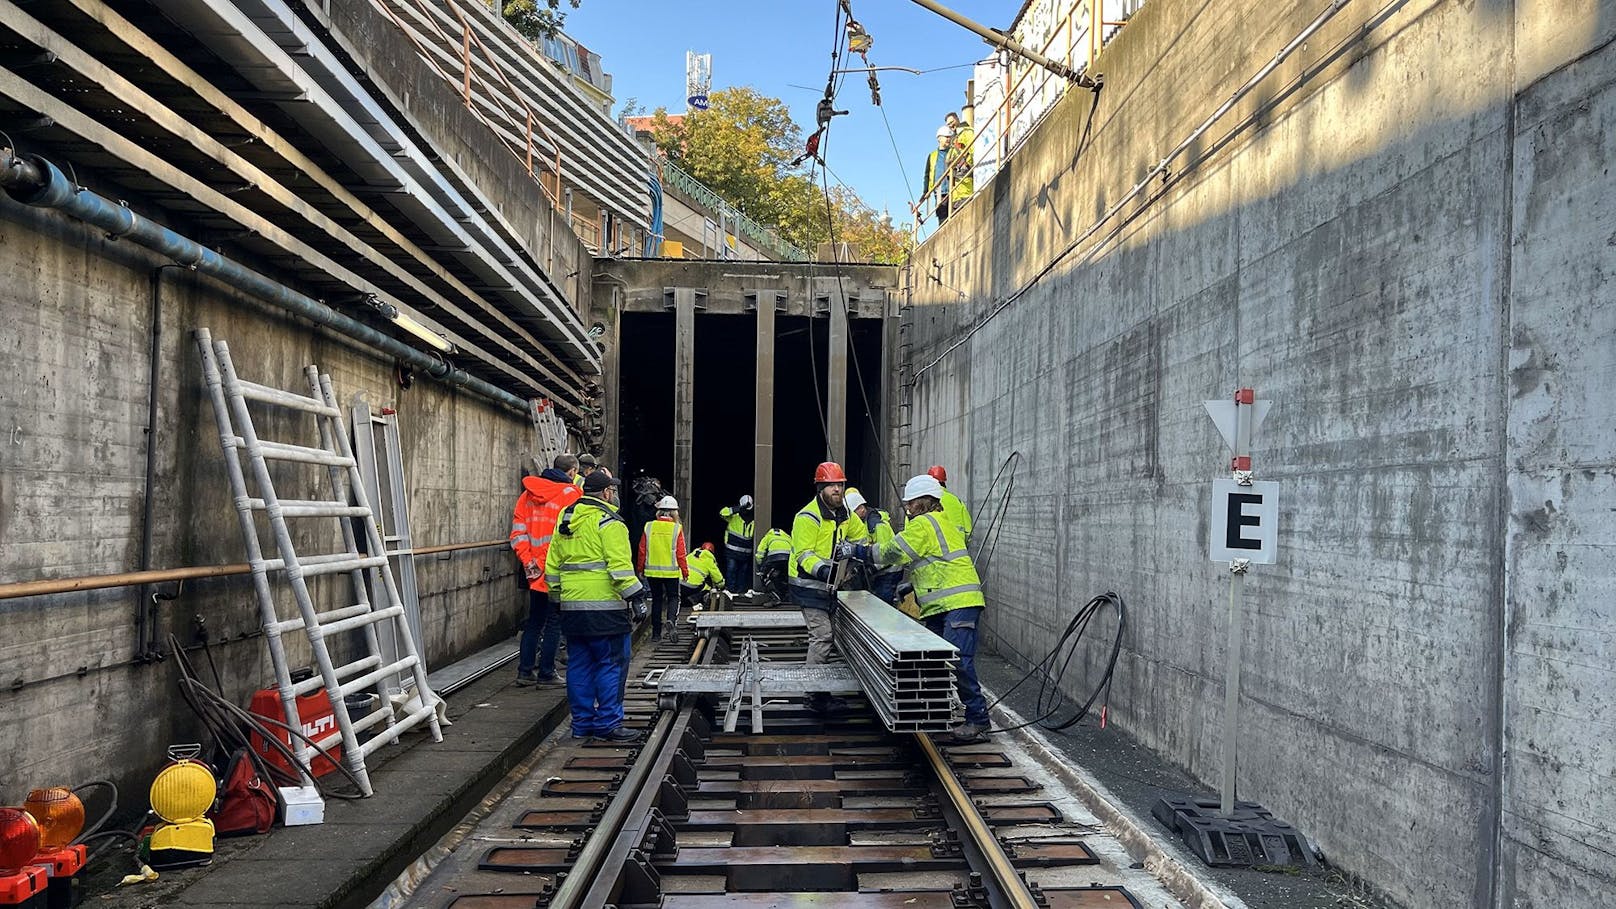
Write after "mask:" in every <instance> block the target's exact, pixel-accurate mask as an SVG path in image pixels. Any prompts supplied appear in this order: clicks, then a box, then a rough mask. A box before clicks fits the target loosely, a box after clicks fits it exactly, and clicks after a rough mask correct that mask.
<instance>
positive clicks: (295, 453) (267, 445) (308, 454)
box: [233, 436, 354, 467]
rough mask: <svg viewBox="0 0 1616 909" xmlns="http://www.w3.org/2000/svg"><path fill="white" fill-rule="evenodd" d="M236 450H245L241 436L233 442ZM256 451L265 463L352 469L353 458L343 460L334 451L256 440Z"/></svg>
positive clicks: (244, 442) (245, 443)
mask: <svg viewBox="0 0 1616 909" xmlns="http://www.w3.org/2000/svg"><path fill="white" fill-rule="evenodd" d="M233 441H234V443H235V446H236V447H237V448H240V449H243V450H245V449H246V447H247V442H246V440H245V439H243V438H242V437H241V436H236V437H235V439H234V440H233ZM258 451H259V453H260V454H262V455H263V456H264V460H266V461H297V462H298V463H300V464H324V465H326V466H327V467H352V466H353V464H354V459H353V458H345V457H343V456H342V455H339V454H337V453H336V452H334V451H326V450H325V449H324V448H310V447H308V446H307V445H290V444H288V443H286V442H265V441H264V440H263V439H259V440H258Z"/></svg>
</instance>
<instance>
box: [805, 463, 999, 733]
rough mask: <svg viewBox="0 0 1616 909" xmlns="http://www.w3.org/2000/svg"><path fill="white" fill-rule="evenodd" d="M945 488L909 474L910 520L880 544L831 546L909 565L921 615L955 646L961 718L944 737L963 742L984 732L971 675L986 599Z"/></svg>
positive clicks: (906, 503)
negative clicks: (946, 502)
mask: <svg viewBox="0 0 1616 909" xmlns="http://www.w3.org/2000/svg"><path fill="white" fill-rule="evenodd" d="M944 492H945V490H944V489H943V485H942V484H941V483H939V482H938V481H937V478H936V477H934V476H931V475H929V474H923V475H921V476H918V477H915V478H913V479H911V480H910V481H909V482H908V483H905V484H904V487H903V510H904V511H905V512H906V513H907V514H908V515H909V520H908V522H907V523H905V524H904V526H903V532H902V533H900V534H897V535H896V536H894V537H893V538H892V539H891V540H889V541H887V542H885V543H881V544H870V543H856V542H846V543H842V544H840V545H838V546H837V549H836V552H837V555H838V556H839V557H843V558H847V557H851V558H857V559H862V560H863V561H865V562H868V563H870V564H871V565H875V566H885V565H896V566H900V567H904V568H907V569H908V570H909V572H910V576H911V580H912V581H913V583H914V585H915V600H916V601H917V602H918V603H919V605H920V620H921V621H922V622H924V623H925V624H926V627H927V628H930V629H931V630H932V633H933V634H936V635H938V636H940V637H941V638H942V639H943V640H945V641H947V642H948V643H950V644H953V645H954V646H955V647H956V648H958V649H959V668H958V669H957V670H956V671H955V673H954V684H955V687H956V688H957V689H958V690H959V697H960V700H961V701H962V702H963V703H964V704H965V722H964V723H963V724H961V725H959V726H955V727H954V728H953V729H952V730H950V732H949V737H950V739H951V741H950V742H949V743H950V744H967V743H970V742H980V741H982V740H984V739H985V738H986V737H987V729H988V705H987V700H986V699H984V698H983V697H982V686H981V684H980V683H979V682H978V681H977V678H976V632H977V622H978V621H979V620H980V619H981V617H982V607H983V606H984V605H986V603H987V601H986V600H985V599H984V598H983V596H982V578H981V577H980V576H979V575H977V573H976V564H975V563H974V562H972V561H971V554H970V552H969V551H968V550H966V548H965V535H964V534H963V533H961V532H960V529H959V527H958V526H956V525H955V523H954V522H953V521H951V520H949V518H948V516H947V514H946V513H945V512H944V511H943V493H944Z"/></svg>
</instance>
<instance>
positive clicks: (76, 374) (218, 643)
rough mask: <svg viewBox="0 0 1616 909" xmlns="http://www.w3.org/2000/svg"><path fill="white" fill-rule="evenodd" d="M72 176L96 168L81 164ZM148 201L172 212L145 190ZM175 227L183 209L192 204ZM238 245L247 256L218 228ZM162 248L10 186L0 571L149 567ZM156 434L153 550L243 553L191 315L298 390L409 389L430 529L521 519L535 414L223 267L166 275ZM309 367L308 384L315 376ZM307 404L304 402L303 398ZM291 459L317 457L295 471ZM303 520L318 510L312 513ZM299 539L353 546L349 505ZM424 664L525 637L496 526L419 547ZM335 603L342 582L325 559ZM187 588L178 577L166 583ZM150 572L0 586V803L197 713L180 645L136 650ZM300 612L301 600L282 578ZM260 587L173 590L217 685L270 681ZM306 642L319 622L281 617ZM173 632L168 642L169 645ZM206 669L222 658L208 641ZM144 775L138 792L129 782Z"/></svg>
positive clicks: (129, 765)
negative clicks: (13, 595)
mask: <svg viewBox="0 0 1616 909" xmlns="http://www.w3.org/2000/svg"><path fill="white" fill-rule="evenodd" d="M78 170H79V179H81V180H83V181H84V182H85V183H87V184H88V185H90V186H92V187H99V186H102V185H103V184H101V182H100V181H99V180H98V179H97V175H96V174H94V173H87V172H86V171H85V168H83V167H82V166H81V167H80V168H79V169H78ZM132 205H133V207H134V208H135V209H136V210H137V211H140V212H142V213H143V214H151V213H154V212H157V211H160V210H159V209H157V208H156V207H155V206H153V205H150V204H149V203H147V202H145V201H143V200H140V199H138V198H137V199H132ZM176 226H177V227H178V228H179V229H181V230H185V229H186V227H185V225H184V224H183V223H176ZM224 251H225V253H226V254H227V255H238V254H239V252H237V251H234V250H232V249H231V247H230V246H229V245H228V244H226V245H225V247H224ZM160 261H161V260H160V259H158V258H157V257H155V256H153V255H151V254H149V253H147V252H146V251H144V250H142V249H140V248H139V247H136V246H134V245H133V244H130V243H127V242H115V241H109V240H107V239H106V238H105V237H104V236H102V235H101V234H100V233H99V232H97V231H94V230H91V229H88V228H87V227H85V226H84V225H83V224H81V223H79V222H76V221H72V220H70V219H67V218H64V217H62V216H58V215H56V214H54V213H46V212H42V211H39V210H36V209H28V208H25V207H23V206H21V205H19V204H17V203H15V202H12V201H11V200H10V199H9V198H6V197H4V196H0V324H4V325H6V326H7V330H6V331H5V332H4V333H0V422H3V424H4V432H3V434H0V438H3V439H4V443H3V444H0V580H3V581H6V582H14V581H25V580H35V579H44V578H65V577H76V576H82V575H99V574H109V573H115V572H123V571H129V570H134V569H136V568H138V567H139V564H138V563H139V553H140V537H141V527H142V522H143V521H144V520H146V519H147V517H148V513H147V511H146V509H145V507H144V504H143V488H144V470H145V457H146V449H147V445H148V438H147V435H146V432H145V427H146V396H147V391H148V388H149V387H150V382H151V380H152V376H151V375H150V374H149V371H148V368H147V350H148V343H149V338H150V332H151V331H152V328H153V325H152V320H151V318H150V311H151V310H150V293H151V279H152V274H153V269H154V268H155V267H156V266H157V265H158V264H160ZM160 280H161V296H162V318H161V321H160V323H159V324H160V328H161V335H160V337H161V341H160V346H161V355H160V358H159V375H158V377H157V401H158V414H157V420H156V424H155V425H156V431H155V433H153V434H152V436H151V437H150V440H149V442H150V444H151V445H153V446H155V451H156V454H157V462H156V464H157V472H156V477H157V480H156V483H155V485H154V488H153V495H152V501H151V509H150V512H149V518H150V520H152V521H153V522H154V545H153V551H152V567H156V568H174V567H184V566H195V565H216V564H228V563H233V562H241V561H243V560H244V559H245V557H246V554H245V550H244V547H243V543H242V539H241V533H240V529H239V526H238V524H237V520H236V516H235V513H234V507H233V505H232V504H231V498H230V495H229V489H228V484H227V480H226V478H225V473H224V467H223V460H222V455H221V453H220V451H219V442H218V433H217V430H216V428H215V427H214V423H213V414H212V410H211V407H210V405H209V404H208V402H207V400H206V398H205V397H204V393H205V389H204V386H203V385H202V384H201V368H200V364H199V362H198V359H197V354H196V348H195V345H194V342H193V340H192V338H191V334H190V333H191V331H192V330H193V329H194V328H196V327H199V326H206V327H208V328H210V329H212V331H213V333H214V336H215V337H216V338H221V339H225V340H227V341H229V342H230V345H231V349H232V351H233V354H234V359H235V362H236V366H237V368H238V370H239V372H240V373H241V374H242V375H243V376H244V377H246V378H250V379H252V380H255V381H259V382H263V383H266V384H269V385H275V386H280V387H286V388H297V387H299V383H300V382H301V381H302V377H301V370H302V367H303V366H304V365H306V364H308V363H317V364H319V366H320V367H321V368H322V369H323V370H325V371H327V372H329V373H330V374H331V376H332V379H333V382H334V383H335V387H336V389H337V394H338V396H339V397H340V398H342V399H343V401H344V403H345V404H346V403H347V402H348V401H350V400H351V399H352V397H353V396H354V395H356V394H360V393H362V394H364V395H365V396H366V397H367V398H368V399H369V400H370V401H371V402H372V404H373V405H376V406H390V407H394V408H396V409H397V410H398V413H399V419H400V428H401V433H402V436H403V458H404V466H405V472H406V479H407V482H408V485H409V491H410V503H411V508H412V512H413V516H414V533H415V539H416V542H417V544H418V545H422V546H427V545H436V544H449V543H464V542H472V541H480V540H492V539H500V538H503V537H505V536H506V534H507V530H508V524H509V520H510V517H509V515H510V507H511V503H512V501H514V496H515V492H516V490H517V483H518V481H519V477H520V471H521V458H522V456H523V454H524V453H525V452H524V448H525V447H526V446H527V445H530V444H531V436H532V430H531V427H530V424H528V423H527V421H526V420H525V419H524V418H523V417H522V416H521V415H520V414H515V413H512V412H507V411H504V410H501V409H497V408H496V407H495V406H494V405H491V404H488V403H486V402H484V401H482V400H481V399H478V398H473V397H470V396H469V395H467V394H465V393H463V392H457V391H450V390H448V389H447V388H446V387H445V386H442V385H438V384H437V383H435V382H432V381H431V380H429V379H427V378H425V377H424V376H423V377H417V380H416V382H415V384H414V385H413V387H411V388H409V389H407V390H405V389H401V388H400V387H399V383H398V382H397V381H396V380H395V376H394V370H393V364H392V362H391V361H390V360H386V359H382V358H378V357H375V356H372V355H371V354H370V353H368V352H366V351H364V350H361V349H358V348H356V347H354V346H351V345H350V344H349V343H348V342H346V341H345V340H342V339H340V338H337V337H334V336H330V335H327V334H325V333H323V332H316V331H314V330H312V328H311V327H310V326H308V325H307V324H306V323H302V322H300V321H298V320H296V319H294V318H292V317H290V316H288V315H286V314H284V313H282V312H281V311H279V310H270V309H268V308H266V307H263V306H261V305H260V304H258V303H256V302H255V301H253V300H251V299H247V298H244V297H242V296H240V295H238V294H235V293H233V292H231V291H229V290H228V289H226V288H224V287H223V286H221V285H219V284H217V283H215V282H213V281H212V280H211V279H207V278H202V277H199V276H196V275H193V274H192V273H190V272H188V271H185V270H183V269H178V268H165V269H163V271H162V273H161V278H160ZM303 387H304V388H306V386H303ZM301 419H302V420H307V419H308V418H301ZM260 430H261V432H262V433H263V435H264V437H266V438H273V439H278V440H281V441H302V442H305V443H306V444H315V443H316V442H317V436H314V435H312V433H313V432H314V426H313V423H312V421H308V422H295V421H289V420H286V419H278V420H274V421H272V422H266V424H264V425H261V426H260ZM298 470H299V471H303V470H307V468H298ZM281 479H282V480H284V481H285V482H286V483H287V484H288V485H287V486H282V487H281V491H282V494H283V495H285V494H290V495H293V496H294V497H296V498H328V497H329V495H324V496H322V495H320V494H318V493H319V488H320V481H321V480H323V477H319V476H316V475H315V474H312V473H304V472H298V473H297V474H296V475H295V476H293V475H292V474H290V473H283V474H282V475H281ZM304 523H309V522H304ZM313 523H314V524H315V525H318V526H319V528H321V529H322V530H323V531H325V532H323V533H318V534H312V535H310V534H305V537H304V539H303V540H302V541H300V545H309V546H311V547H317V551H332V550H333V549H336V548H338V546H339V542H340V541H339V540H338V538H337V534H336V530H335V525H334V524H333V523H332V522H330V521H317V522H313ZM416 564H417V568H418V571H419V586H420V592H421V596H420V602H421V609H422V614H423V626H424V636H425V642H424V643H425V651H426V655H427V658H428V665H429V666H433V665H445V664H447V663H448V662H450V661H452V660H453V659H455V658H458V657H460V656H462V655H464V654H466V653H468V652H470V651H472V650H474V649H476V648H478V647H482V646H486V645H487V644H489V643H492V642H493V641H495V640H498V639H500V638H503V637H505V636H506V635H508V634H510V633H511V631H512V629H513V628H514V627H515V625H516V622H517V621H518V619H519V617H520V616H521V615H522V614H523V610H524V607H523V604H524V603H525V596H524V595H523V594H522V593H521V590H520V588H519V587H518V583H517V581H516V579H515V578H514V577H513V570H514V569H515V567H516V566H515V562H514V560H513V559H512V557H511V556H510V554H509V551H508V550H507V549H505V548H503V547H501V548H497V549H481V550H475V551H471V552H465V553H456V554H452V555H445V556H441V557H433V556H428V557H422V558H419V559H417V560H416ZM322 580H324V581H326V583H322V584H321V585H320V586H319V587H317V588H316V594H317V596H319V597H320V599H321V600H322V601H323V602H324V604H325V605H326V606H327V607H329V606H334V605H337V604H338V601H339V600H340V601H341V602H344V603H346V602H351V600H345V599H343V596H344V591H343V590H341V589H340V587H341V586H345V583H346V582H345V581H344V582H343V584H342V585H339V584H337V583H335V582H332V580H331V579H322ZM161 589H162V591H163V592H165V593H173V592H174V585H172V584H170V585H163V587H162V588H161ZM138 598H139V591H138V590H135V589H127V588H125V589H113V590H104V591H97V592H91V593H80V594H64V595H59V596H50V597H34V598H27V599H11V600H0V714H3V715H4V716H5V721H4V724H3V725H4V728H5V730H6V734H5V735H0V803H5V804H15V803H17V802H18V801H19V800H20V799H21V798H22V797H23V795H24V794H25V793H26V792H27V790H28V789H29V788H32V787H34V786H39V785H46V784H55V783H64V782H66V783H74V782H80V781H83V780H87V779H92V778H96V777H105V776H111V777H114V778H115V779H118V780H120V781H123V782H130V783H135V784H137V788H136V789H135V790H134V791H137V792H138V791H141V790H140V789H139V788H138V786H144V785H145V783H144V782H143V781H141V775H142V774H143V773H145V772H148V771H149V770H150V769H152V768H154V767H155V766H156V765H157V764H158V763H160V761H161V759H162V756H163V752H164V749H165V748H166V746H167V745H168V744H170V743H173V742H189V741H197V740H199V739H198V735H199V732H198V730H197V729H196V724H195V723H194V722H193V720H192V717H191V715H190V713H189V711H188V710H187V708H186V707H185V706H184V704H183V703H182V702H181V701H180V700H179V698H178V697H177V695H176V693H175V688H174V682H175V678H176V672H175V668H174V663H173V661H172V660H169V661H167V662H162V663H153V664H146V665H139V664H132V663H131V658H132V656H133V655H134V654H135V653H136V651H137V649H138V648H137V644H136V638H135V633H134V626H135V619H134V616H135V614H136V610H137V602H138ZM286 602H287V604H288V605H287V608H288V609H290V608H292V607H290V605H289V603H290V597H289V596H288V597H287V599H286ZM257 610H258V607H257V601H256V599H255V598H254V595H253V592H252V588H251V585H250V582H249V580H248V579H247V578H246V577H234V578H225V579H218V580H212V581H201V582H192V583H189V584H186V585H185V586H184V587H183V588H182V589H181V590H180V592H179V594H178V596H177V597H176V598H174V599H172V600H170V601H165V602H163V603H162V604H161V606H160V608H159V610H158V611H159V618H160V626H159V627H160V629H161V631H162V632H163V634H164V635H166V634H167V633H168V632H169V631H174V632H175V633H177V634H178V635H179V637H180V639H181V640H182V642H184V643H187V644H189V643H191V642H192V641H193V639H194V638H193V632H194V629H195V628H196V627H197V626H196V624H195V623H196V622H197V621H201V622H204V623H205V627H206V629H207V633H208V636H209V638H210V639H211V640H212V641H213V642H214V643H213V644H212V650H213V655H214V658H215V660H216V662H217V664H218V669H219V671H220V673H221V674H222V676H223V680H224V687H225V694H226V695H227V696H229V697H231V698H233V699H236V700H237V701H238V702H239V703H245V695H246V693H247V692H249V691H251V690H253V689H256V688H259V687H261V686H264V685H266V684H267V683H269V682H270V681H271V679H272V675H271V669H270V665H269V659H268V653H267V650H266V647H265V644H264V641H263V640H262V638H261V637H259V636H258V634H257V629H258V626H259V624H260V620H259V617H258V611H257ZM285 640H287V641H288V642H289V645H290V646H289V651H290V652H291V654H292V655H293V658H294V661H295V662H299V663H301V662H305V661H306V660H307V644H306V641H299V640H298V639H297V638H296V637H295V636H290V635H289V636H287V638H286V639H285ZM165 649H166V645H165ZM193 659H194V660H196V661H197V662H198V663H199V665H200V666H201V667H202V671H203V673H204V674H205V675H207V676H208V678H209V679H210V680H211V673H210V672H209V669H208V664H207V661H206V660H205V659H204V658H203V655H202V654H201V653H195V654H193ZM127 791H129V790H126V792H127Z"/></svg>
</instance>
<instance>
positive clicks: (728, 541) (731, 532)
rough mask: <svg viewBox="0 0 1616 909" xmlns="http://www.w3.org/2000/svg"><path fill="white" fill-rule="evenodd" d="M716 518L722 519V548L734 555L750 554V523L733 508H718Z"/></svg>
mask: <svg viewBox="0 0 1616 909" xmlns="http://www.w3.org/2000/svg"><path fill="white" fill-rule="evenodd" d="M718 516H719V517H721V518H723V519H724V548H725V549H728V550H730V551H731V552H734V553H735V554H736V555H743V554H745V553H748V552H751V551H752V522H751V521H748V520H746V519H745V518H743V517H741V513H740V512H738V511H736V510H735V509H733V508H720V509H719V510H718Z"/></svg>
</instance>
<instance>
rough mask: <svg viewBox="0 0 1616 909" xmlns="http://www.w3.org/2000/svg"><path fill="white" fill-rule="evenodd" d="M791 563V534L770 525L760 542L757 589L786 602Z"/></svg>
mask: <svg viewBox="0 0 1616 909" xmlns="http://www.w3.org/2000/svg"><path fill="white" fill-rule="evenodd" d="M790 565H791V534H789V533H786V532H785V531H784V530H781V529H780V528H778V527H770V528H769V529H768V532H766V533H764V534H763V540H762V541H761V542H759V543H758V551H757V577H758V581H757V589H759V590H762V591H764V592H765V593H768V594H769V595H770V596H772V597H774V598H775V600H777V601H778V602H781V603H784V602H785V601H786V599H787V591H786V574H787V572H788V571H789V570H790Z"/></svg>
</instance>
